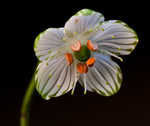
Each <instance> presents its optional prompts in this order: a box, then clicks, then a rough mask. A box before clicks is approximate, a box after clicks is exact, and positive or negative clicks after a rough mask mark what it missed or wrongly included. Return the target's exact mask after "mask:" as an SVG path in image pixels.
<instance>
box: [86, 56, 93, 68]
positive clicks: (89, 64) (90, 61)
mask: <svg viewBox="0 0 150 126" xmlns="http://www.w3.org/2000/svg"><path fill="white" fill-rule="evenodd" d="M94 63H95V58H94V57H91V58H89V59H88V60H87V61H86V65H87V66H88V67H92V66H93V65H94Z"/></svg>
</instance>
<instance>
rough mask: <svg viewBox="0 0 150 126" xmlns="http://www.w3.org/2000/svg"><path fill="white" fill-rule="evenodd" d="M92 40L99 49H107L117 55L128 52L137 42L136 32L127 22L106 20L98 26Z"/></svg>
mask: <svg viewBox="0 0 150 126" xmlns="http://www.w3.org/2000/svg"><path fill="white" fill-rule="evenodd" d="M100 27H101V28H102V29H103V31H102V30H99V31H98V32H97V34H96V35H95V36H94V37H92V38H91V39H92V41H94V42H97V43H98V45H99V49H100V50H101V49H104V50H107V51H109V52H111V53H114V54H117V55H128V54H130V53H131V52H132V51H133V50H134V48H135V47H136V45H137V43H138V38H137V34H136V33H135V31H134V30H133V29H131V28H129V26H127V24H125V23H123V22H121V21H116V20H112V21H106V22H103V23H102V25H101V26H100Z"/></svg>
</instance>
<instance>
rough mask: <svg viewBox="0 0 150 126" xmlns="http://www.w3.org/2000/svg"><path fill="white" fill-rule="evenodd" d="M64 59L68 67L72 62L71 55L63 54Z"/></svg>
mask: <svg viewBox="0 0 150 126" xmlns="http://www.w3.org/2000/svg"><path fill="white" fill-rule="evenodd" d="M65 57H66V61H67V63H68V65H71V64H72V62H73V57H72V54H70V53H66V54H65Z"/></svg>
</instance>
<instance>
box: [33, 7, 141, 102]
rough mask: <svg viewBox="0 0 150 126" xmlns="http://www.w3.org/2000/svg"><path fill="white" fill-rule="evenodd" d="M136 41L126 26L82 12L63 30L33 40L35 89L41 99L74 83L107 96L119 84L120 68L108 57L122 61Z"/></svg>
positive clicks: (57, 93)
mask: <svg viewBox="0 0 150 126" xmlns="http://www.w3.org/2000/svg"><path fill="white" fill-rule="evenodd" d="M137 43H138V38H137V35H136V33H135V32H134V31H133V30H132V29H131V28H129V27H128V25H127V24H125V23H123V22H122V21H118V20H110V21H104V16H103V15H102V14H101V13H98V12H95V11H92V10H89V9H83V10H81V11H79V12H77V13H76V14H75V15H74V16H72V17H71V18H70V19H69V20H68V21H67V22H66V24H65V26H64V28H49V29H47V30H46V31H44V32H42V33H41V34H39V35H38V37H37V38H36V40H35V46H34V49H35V53H36V56H37V57H38V58H39V61H40V63H39V65H38V67H37V72H36V75H35V79H36V89H37V91H38V92H39V93H40V95H41V96H42V97H43V98H44V99H50V98H51V97H58V96H60V95H63V94H64V93H67V92H69V91H70V90H72V94H73V92H74V89H75V86H76V83H77V81H79V83H80V84H81V85H82V86H83V87H84V93H86V91H87V90H88V91H91V92H94V91H95V92H97V93H99V94H100V95H103V96H111V95H114V94H115V93H117V92H118V90H119V89H120V86H121V83H122V73H121V70H120V67H119V66H118V65H117V64H116V63H115V62H114V61H112V59H111V56H113V57H116V58H118V59H120V60H121V61H122V58H121V57H119V56H120V55H128V54H130V53H131V52H132V50H133V49H134V48H135V47H136V45H137Z"/></svg>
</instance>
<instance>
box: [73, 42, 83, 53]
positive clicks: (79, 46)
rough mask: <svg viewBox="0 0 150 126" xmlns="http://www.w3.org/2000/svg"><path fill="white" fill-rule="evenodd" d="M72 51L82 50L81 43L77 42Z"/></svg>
mask: <svg viewBox="0 0 150 126" xmlns="http://www.w3.org/2000/svg"><path fill="white" fill-rule="evenodd" d="M71 49H72V51H74V52H78V51H80V49H81V41H77V42H76V43H74V44H73V45H71Z"/></svg>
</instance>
